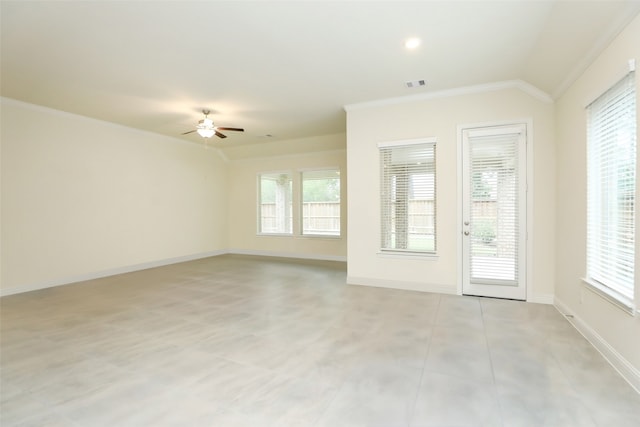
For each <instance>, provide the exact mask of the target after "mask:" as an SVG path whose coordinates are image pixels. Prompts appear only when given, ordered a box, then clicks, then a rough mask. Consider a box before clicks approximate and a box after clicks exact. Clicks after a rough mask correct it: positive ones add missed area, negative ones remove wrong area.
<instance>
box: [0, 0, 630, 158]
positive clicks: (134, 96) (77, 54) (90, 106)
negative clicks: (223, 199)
mask: <svg viewBox="0 0 640 427" xmlns="http://www.w3.org/2000/svg"><path fill="white" fill-rule="evenodd" d="M0 8H1V9H0V13H1V72H2V74H1V81H0V83H1V94H2V96H4V97H8V98H13V99H17V100H21V101H25V102H29V103H33V104H38V105H42V106H46V107H51V108H54V109H58V110H62V111H67V112H71V113H76V114H80V115H84V116H88V117H92V118H96V119H100V120H105V121H109V122H114V123H118V124H122V125H125V126H129V127H133V128H138V129H142V130H146V131H150V132H155V133H159V134H163V135H169V136H173V137H176V138H182V139H184V140H187V141H192V142H202V139H201V138H200V137H199V136H198V135H197V134H190V135H184V136H182V135H181V134H182V133H183V132H186V131H189V130H191V129H193V128H194V127H195V125H196V124H197V121H198V120H199V119H201V118H202V114H201V110H202V109H209V110H211V111H212V114H211V116H210V117H211V118H212V119H213V120H214V122H215V124H216V125H219V126H229V127H243V128H245V130H246V131H245V132H244V133H234V132H228V133H227V134H228V136H229V137H228V138H227V139H225V140H221V139H218V138H214V139H213V140H212V141H211V142H212V143H215V144H217V145H218V146H219V147H222V148H223V149H224V148H225V147H234V146H236V147H237V146H242V145H251V144H261V145H264V144H275V143H280V144H281V146H282V147H287V149H288V150H290V149H292V147H291V144H288V143H287V144H284V145H283V143H285V142H288V141H289V140H297V139H301V140H302V141H304V140H305V138H306V140H309V138H308V137H310V136H317V135H331V134H337V133H341V132H344V131H345V127H346V122H345V112H344V109H343V107H344V106H345V105H348V104H355V103H361V102H368V101H374V100H380V99H386V98H395V97H402V96H406V95H416V94H419V93H430V92H437V91H442V90H447V89H453V88H459V87H464V86H470V85H479V84H486V83H493V82H500V81H507V80H522V81H525V82H527V83H529V84H531V85H533V86H535V87H537V88H538V89H540V90H541V91H543V92H546V93H547V94H549V95H550V96H552V97H556V96H558V95H559V94H561V93H562V91H563V90H564V89H565V88H566V87H567V86H568V85H569V84H570V83H571V82H572V80H573V79H574V78H576V77H577V76H578V75H579V74H580V72H581V71H583V70H584V69H585V67H586V66H588V64H589V62H590V61H591V60H592V59H594V58H595V56H596V55H597V54H598V53H599V52H600V51H601V50H602V49H603V48H604V47H606V45H607V43H608V42H610V41H611V40H612V39H613V37H615V35H616V34H617V33H618V32H619V31H620V30H621V29H622V28H623V27H624V26H625V25H626V24H627V23H629V22H630V21H631V20H632V19H633V17H634V16H635V15H637V14H638V11H639V10H640V1H638V0H636V1H517V0H512V1H410V2H403V1H268V0H267V1H134V0H132V1H107V0H105V1H82V2H81V1H44V2H37V1H5V0H2V1H1V3H0ZM408 37H419V38H420V39H421V41H422V43H421V45H420V46H419V47H418V48H417V49H415V50H408V49H406V48H405V47H404V41H405V40H406V39H407V38H408ZM420 79H424V80H425V81H426V85H425V86H419V87H418V88H415V89H409V88H407V87H406V85H405V82H406V81H409V80H420ZM305 149H306V148H305ZM308 149H313V147H308Z"/></svg>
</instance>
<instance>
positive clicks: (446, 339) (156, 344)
mask: <svg viewBox="0 0 640 427" xmlns="http://www.w3.org/2000/svg"><path fill="white" fill-rule="evenodd" d="M345 280H346V270H345V268H344V264H342V263H333V262H320V261H318V262H316V261H294V260H274V259H268V258H261V257H243V256H228V255H225V256H219V257H212V258H207V259H201V260H196V261H191V262H185V263H180V264H174V265H169V266H164V267H159V268H154V269H149V270H145V271H138V272H133V273H128V274H123V275H119V276H113V277H107V278H102V279H97V280H92V281H87V282H82V283H76V284H72V285H67V286H60V287H56V288H50V289H43V290H40V291H35V292H29V293H25V294H19V295H12V296H8V297H4V298H2V299H0V351H1V354H0V356H1V357H0V402H1V405H2V406H1V408H0V425H2V426H3V427H16V426H18V427H30V426H50V427H59V426H69V427H77V426H82V427H94V426H95V427H101V426H110V427H111V426H118V427H128V426H135V427H140V426H157V427H163V426H167V427H171V426H193V427H199V426H203V427H204V426H207V427H209V426H223V427H246V426H251V427H272V426H273V427H286V426H296V427H302V426H304V427H307V426H311V427H321V426H331V427H336V426H349V427H354V426H384V427H395V426H402V427H408V426H412V427H416V426H418V427H426V426H434V427H435V426H437V427H474V426H504V427H517V426H525V427H529V426H532V427H533V426H535V427H538V426H549V427H572V426H577V427H582V426H587V427H593V426H596V427H610V426H616V427H626V426H629V427H631V426H634V427H635V426H636V425H638V422H637V421H638V419H640V395H639V394H637V393H636V392H634V391H633V390H632V389H631V387H630V386H629V385H628V384H627V383H626V382H625V381H624V380H623V379H622V378H621V377H620V376H619V375H618V374H617V372H616V371H615V370H614V369H613V368H612V367H611V366H610V365H609V364H608V363H607V362H606V361H605V360H604V359H603V358H602V356H601V355H600V354H599V353H598V352H597V351H596V350H595V349H594V348H593V347H592V346H591V345H590V344H589V343H588V342H587V341H586V340H585V339H584V338H583V337H582V336H581V335H580V334H579V333H578V332H577V331H576V330H575V329H574V328H573V326H572V325H571V324H570V323H569V322H568V321H567V320H566V319H565V318H564V317H563V316H562V315H560V313H558V312H557V311H556V310H555V308H553V307H552V306H546V305H540V304H527V303H520V302H514V301H503V300H495V299H485V298H477V297H461V296H453V295H439V294H430V293H420V292H409V291H400V290H394V289H383V288H371V287H364V286H347V285H345Z"/></svg>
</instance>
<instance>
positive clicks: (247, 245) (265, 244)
mask: <svg viewBox="0 0 640 427" xmlns="http://www.w3.org/2000/svg"><path fill="white" fill-rule="evenodd" d="M313 139H314V140H315V141H310V139H309V138H305V140H304V143H305V144H310V145H312V146H313V145H316V146H322V147H325V146H341V145H342V146H344V140H345V135H344V134H338V135H329V136H321V137H316V138H313ZM289 142H291V143H292V144H295V141H289ZM332 167H338V168H339V169H340V171H341V199H342V203H341V234H342V235H341V236H340V238H319V237H303V236H301V235H300V221H299V214H298V212H296V211H297V209H296V206H299V203H298V202H299V200H300V188H299V182H300V181H299V172H300V171H301V170H305V169H322V168H332ZM280 171H290V172H292V173H294V174H295V175H296V176H298V177H297V178H294V187H293V206H294V208H293V209H294V214H293V232H294V235H293V236H265V235H258V234H257V220H256V215H257V200H258V195H257V176H258V174H260V173H265V172H280ZM346 171H347V168H346V154H345V150H344V149H342V150H331V151H319V152H311V153H307V154H292V155H284V156H283V155H280V156H272V157H260V158H246V159H241V160H234V161H231V162H230V164H229V199H228V200H229V206H228V209H229V216H230V218H231V221H230V222H229V248H230V251H232V252H237V253H250V254H264V255H275V256H295V257H299V258H318V259H329V260H344V259H345V258H346V254H347V226H346V216H347V215H346V200H347V194H346V193H347V192H346V188H347V187H346V186H347V182H346V176H347V173H346Z"/></svg>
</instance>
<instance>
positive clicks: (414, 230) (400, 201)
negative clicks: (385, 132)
mask: <svg viewBox="0 0 640 427" xmlns="http://www.w3.org/2000/svg"><path fill="white" fill-rule="evenodd" d="M378 148H379V149H380V177H381V183H380V184H381V185H380V189H381V243H380V244H381V249H382V250H383V251H398V252H402V251H405V252H424V253H435V252H436V162H435V154H436V144H435V139H432V138H430V139H427V140H418V141H410V142H397V143H384V144H379V145H378Z"/></svg>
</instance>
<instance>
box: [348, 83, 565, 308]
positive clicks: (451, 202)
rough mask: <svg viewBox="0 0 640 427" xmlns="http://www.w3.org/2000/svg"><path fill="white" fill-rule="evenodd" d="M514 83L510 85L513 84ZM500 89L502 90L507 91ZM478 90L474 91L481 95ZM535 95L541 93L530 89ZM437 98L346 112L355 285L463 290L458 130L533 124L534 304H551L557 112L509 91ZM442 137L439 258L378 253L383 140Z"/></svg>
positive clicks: (351, 258)
mask: <svg viewBox="0 0 640 427" xmlns="http://www.w3.org/2000/svg"><path fill="white" fill-rule="evenodd" d="M507 86H508V85H507ZM501 87H502V86H501ZM476 89H477V88H475V89H474V90H476ZM532 92H535V91H532ZM457 93H458V95H457V96H448V97H444V98H434V99H423V100H420V99H415V98H413V99H409V100H407V101H406V102H393V103H388V104H385V103H377V104H369V105H356V106H348V107H347V167H348V169H349V186H348V192H349V209H348V210H349V212H348V214H349V219H348V223H349V246H348V259H349V263H348V281H349V282H350V283H356V284H365V285H377V286H389V287H396V288H403V289H414V290H422V291H439V292H446V293H456V292H458V281H459V272H458V252H459V249H460V248H459V242H458V226H459V224H458V221H457V215H458V197H457V192H458V185H459V183H458V169H457V167H458V155H459V153H458V139H457V138H458V136H457V127H458V126H459V125H466V124H478V123H487V122H495V121H500V122H504V121H510V120H513V121H516V120H521V119H530V120H532V123H533V129H530V131H532V132H533V147H532V151H533V157H534V158H533V159H532V163H533V165H534V170H533V182H532V183H530V190H532V191H533V195H532V199H533V203H532V206H531V208H532V210H533V211H532V213H533V215H532V217H531V218H529V221H530V225H531V227H532V228H531V230H532V231H533V233H530V236H529V237H530V239H533V242H534V243H533V246H532V253H531V257H532V258H531V259H532V267H533V268H532V269H531V271H530V272H529V278H530V279H531V281H530V283H528V286H529V288H530V289H529V295H530V298H529V299H530V300H532V301H540V302H551V301H552V295H553V279H554V268H555V266H554V249H555V246H554V236H555V224H554V212H555V154H554V136H553V130H554V125H553V111H554V107H553V104H552V103H551V102H550V100H546V101H544V100H541V99H538V98H537V97H533V96H531V95H530V94H529V93H525V92H523V91H521V90H520V89H518V88H515V87H511V88H505V89H496V90H494V91H485V92H482V93H468V94H459V92H457ZM420 137H436V138H437V154H436V156H437V157H436V170H437V172H436V173H437V177H436V182H437V188H436V191H437V200H438V201H437V219H436V221H437V239H438V257H437V259H405V258H399V257H395V258H394V257H389V256H382V255H379V254H378V251H379V247H380V246H379V241H380V237H379V236H380V207H379V203H380V196H379V193H380V189H379V181H380V180H379V164H378V161H379V160H378V149H377V143H378V142H381V141H393V140H402V139H413V138H420Z"/></svg>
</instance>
